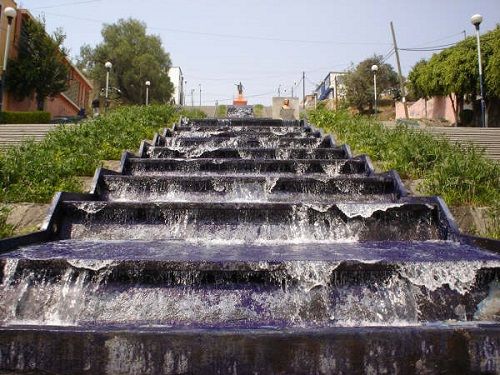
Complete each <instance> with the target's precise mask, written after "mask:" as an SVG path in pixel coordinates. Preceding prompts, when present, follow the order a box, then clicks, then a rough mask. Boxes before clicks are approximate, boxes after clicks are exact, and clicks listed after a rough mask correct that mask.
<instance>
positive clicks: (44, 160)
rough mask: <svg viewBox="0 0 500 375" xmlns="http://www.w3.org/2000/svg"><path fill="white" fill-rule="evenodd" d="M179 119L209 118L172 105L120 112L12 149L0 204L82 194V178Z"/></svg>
mask: <svg viewBox="0 0 500 375" xmlns="http://www.w3.org/2000/svg"><path fill="white" fill-rule="evenodd" d="M179 116H187V117H197V118H199V117H204V115H203V114H202V113H198V112H196V111H178V110H176V109H175V108H173V107H172V106H166V105H152V106H147V107H146V106H127V107H120V108H117V109H116V110H114V111H112V112H110V113H109V114H107V115H105V116H100V117H98V118H95V119H92V120H88V121H85V122H83V123H81V124H80V125H76V126H75V125H66V126H61V127H60V128H59V129H57V130H55V131H52V132H50V133H49V134H48V135H47V136H46V137H45V139H44V140H43V141H42V142H39V143H35V142H34V141H29V142H26V143H24V144H23V145H21V146H18V147H13V148H9V149H7V150H6V151H5V152H4V153H0V201H2V202H12V203H14V202H34V203H46V202H49V201H50V200H51V199H52V196H53V195H54V193H55V192H57V191H62V190H64V191H80V189H81V187H80V183H79V181H78V180H77V178H76V177H77V176H92V175H93V174H94V171H95V169H96V168H97V167H98V166H99V164H100V162H101V160H110V159H115V160H116V159H119V158H120V156H121V154H122V152H123V150H126V149H131V150H136V149H138V148H139V144H140V141H141V140H143V139H151V138H152V136H153V134H154V133H155V132H156V131H158V129H160V128H162V127H164V126H167V125H168V124H171V123H173V122H174V121H175V120H177V119H178V118H179Z"/></svg>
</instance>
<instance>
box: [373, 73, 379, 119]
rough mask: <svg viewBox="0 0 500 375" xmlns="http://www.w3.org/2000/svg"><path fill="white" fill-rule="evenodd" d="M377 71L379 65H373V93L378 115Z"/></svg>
mask: <svg viewBox="0 0 500 375" xmlns="http://www.w3.org/2000/svg"><path fill="white" fill-rule="evenodd" d="M377 71H378V66H377V65H372V72H373V93H374V96H375V114H377Z"/></svg>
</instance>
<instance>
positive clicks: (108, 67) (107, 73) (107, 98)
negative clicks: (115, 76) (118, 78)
mask: <svg viewBox="0 0 500 375" xmlns="http://www.w3.org/2000/svg"><path fill="white" fill-rule="evenodd" d="M104 67H105V68H106V91H105V96H104V97H105V100H106V101H105V103H104V110H105V111H107V110H108V107H109V73H110V72H111V68H112V67H113V64H112V63H111V61H106V63H105V64H104Z"/></svg>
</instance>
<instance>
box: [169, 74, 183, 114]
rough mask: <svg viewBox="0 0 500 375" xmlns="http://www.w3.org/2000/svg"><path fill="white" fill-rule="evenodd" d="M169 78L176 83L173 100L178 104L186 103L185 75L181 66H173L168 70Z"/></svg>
mask: <svg viewBox="0 0 500 375" xmlns="http://www.w3.org/2000/svg"><path fill="white" fill-rule="evenodd" d="M168 78H170V81H171V82H172V84H173V85H174V93H173V95H172V102H173V104H176V105H184V101H185V93H184V75H183V74H182V69H181V67H180V66H173V67H171V68H170V69H169V70H168Z"/></svg>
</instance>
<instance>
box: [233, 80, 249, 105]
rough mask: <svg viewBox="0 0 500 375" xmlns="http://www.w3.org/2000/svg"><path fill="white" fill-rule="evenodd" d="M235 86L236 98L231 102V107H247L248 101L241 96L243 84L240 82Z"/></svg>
mask: <svg viewBox="0 0 500 375" xmlns="http://www.w3.org/2000/svg"><path fill="white" fill-rule="evenodd" d="M235 86H236V87H237V89H238V98H236V99H234V100H233V105H247V104H248V101H247V100H246V99H245V97H244V96H243V84H242V83H241V82H240V83H238V84H236V85H235Z"/></svg>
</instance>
